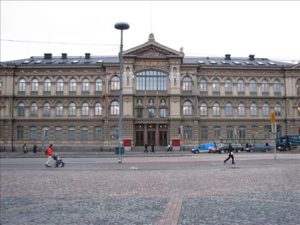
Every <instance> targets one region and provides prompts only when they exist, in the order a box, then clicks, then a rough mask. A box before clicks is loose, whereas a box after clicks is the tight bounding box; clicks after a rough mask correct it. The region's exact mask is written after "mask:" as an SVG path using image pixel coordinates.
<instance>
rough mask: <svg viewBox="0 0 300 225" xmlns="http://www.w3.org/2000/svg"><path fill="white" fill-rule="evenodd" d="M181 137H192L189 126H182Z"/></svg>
mask: <svg viewBox="0 0 300 225" xmlns="http://www.w3.org/2000/svg"><path fill="white" fill-rule="evenodd" d="M183 138H184V139H186V140H191V139H192V138H193V130H192V127H190V126H184V127H183Z"/></svg>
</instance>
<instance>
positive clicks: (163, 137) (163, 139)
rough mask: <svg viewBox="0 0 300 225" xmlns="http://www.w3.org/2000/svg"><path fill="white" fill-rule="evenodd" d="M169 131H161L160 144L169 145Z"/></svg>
mask: <svg viewBox="0 0 300 225" xmlns="http://www.w3.org/2000/svg"><path fill="white" fill-rule="evenodd" d="M167 134H168V132H167V131H159V145H160V146H167V145H168V138H167V137H168V136H167Z"/></svg>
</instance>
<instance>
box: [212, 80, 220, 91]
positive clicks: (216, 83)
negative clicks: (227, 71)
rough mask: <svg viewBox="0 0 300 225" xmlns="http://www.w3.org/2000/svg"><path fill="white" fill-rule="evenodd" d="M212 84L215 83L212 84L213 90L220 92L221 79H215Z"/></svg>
mask: <svg viewBox="0 0 300 225" xmlns="http://www.w3.org/2000/svg"><path fill="white" fill-rule="evenodd" d="M212 85H213V86H212V87H213V92H220V82H219V80H217V79H214V80H213V83H212Z"/></svg>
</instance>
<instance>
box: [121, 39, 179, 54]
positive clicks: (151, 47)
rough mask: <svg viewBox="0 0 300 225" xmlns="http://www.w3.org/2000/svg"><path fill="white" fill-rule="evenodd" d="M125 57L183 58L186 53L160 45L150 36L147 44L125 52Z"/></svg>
mask: <svg viewBox="0 0 300 225" xmlns="http://www.w3.org/2000/svg"><path fill="white" fill-rule="evenodd" d="M123 56H124V57H126V56H132V57H138V58H169V57H175V58H176V57H178V58H182V57H183V56H184V53H183V52H179V51H176V50H174V49H171V48H169V47H166V46H164V45H162V44H159V43H158V42H156V41H155V40H154V36H153V35H152V36H151V34H150V37H149V40H148V41H147V42H146V43H144V44H142V45H139V46H136V47H134V48H131V49H129V50H126V51H124V53H123Z"/></svg>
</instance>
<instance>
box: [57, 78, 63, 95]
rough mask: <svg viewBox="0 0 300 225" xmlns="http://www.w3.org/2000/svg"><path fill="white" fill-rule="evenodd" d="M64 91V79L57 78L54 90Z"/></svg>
mask: <svg viewBox="0 0 300 225" xmlns="http://www.w3.org/2000/svg"><path fill="white" fill-rule="evenodd" d="M63 91H64V81H63V79H58V80H57V82H56V92H63Z"/></svg>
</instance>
